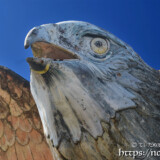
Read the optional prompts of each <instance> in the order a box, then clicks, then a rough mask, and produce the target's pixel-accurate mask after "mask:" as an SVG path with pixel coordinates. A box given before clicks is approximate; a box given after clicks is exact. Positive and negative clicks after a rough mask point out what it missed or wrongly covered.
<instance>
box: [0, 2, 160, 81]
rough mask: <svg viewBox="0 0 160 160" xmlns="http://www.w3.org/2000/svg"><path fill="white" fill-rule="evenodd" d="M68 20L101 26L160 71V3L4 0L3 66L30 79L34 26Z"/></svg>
mask: <svg viewBox="0 0 160 160" xmlns="http://www.w3.org/2000/svg"><path fill="white" fill-rule="evenodd" d="M64 20H81V21H87V22H90V23H93V24H95V25H98V26H100V27H102V28H104V29H106V30H108V31H110V32H111V33H113V34H115V35H116V36H118V37H119V38H121V39H122V40H123V41H125V42H126V43H128V44H129V45H131V46H132V47H133V48H134V50H135V51H136V52H138V53H139V55H140V56H141V57H142V58H143V59H144V60H145V61H146V62H147V63H148V64H149V65H150V66H152V67H153V68H155V69H160V62H159V61H160V0H0V65H4V66H6V67H8V68H10V69H12V70H13V71H15V72H17V73H18V74H20V75H21V76H23V77H24V78H27V79H29V66H28V64H27V63H26V61H25V59H26V57H29V56H32V54H31V50H30V49H29V50H25V49H24V47H23V43H24V38H25V36H26V34H27V32H28V31H29V30H30V29H31V28H32V27H34V26H38V25H41V24H44V23H56V22H59V21H64Z"/></svg>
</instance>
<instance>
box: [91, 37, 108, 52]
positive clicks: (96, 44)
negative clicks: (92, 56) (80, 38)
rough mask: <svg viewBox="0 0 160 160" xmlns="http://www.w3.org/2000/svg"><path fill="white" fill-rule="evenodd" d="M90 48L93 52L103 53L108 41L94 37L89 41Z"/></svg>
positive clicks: (105, 50)
mask: <svg viewBox="0 0 160 160" xmlns="http://www.w3.org/2000/svg"><path fill="white" fill-rule="evenodd" d="M91 49H92V50H93V51H94V52H95V53H98V54H99V55H102V54H104V53H107V51H108V50H109V42H108V41H107V40H105V39H103V38H94V39H92V41H91Z"/></svg>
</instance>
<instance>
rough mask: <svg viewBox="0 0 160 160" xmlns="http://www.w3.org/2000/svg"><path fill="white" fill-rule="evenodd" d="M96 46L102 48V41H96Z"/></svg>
mask: <svg viewBox="0 0 160 160" xmlns="http://www.w3.org/2000/svg"><path fill="white" fill-rule="evenodd" d="M94 44H95V46H96V47H98V48H100V47H102V45H103V44H102V42H101V41H96V42H95V43H94Z"/></svg>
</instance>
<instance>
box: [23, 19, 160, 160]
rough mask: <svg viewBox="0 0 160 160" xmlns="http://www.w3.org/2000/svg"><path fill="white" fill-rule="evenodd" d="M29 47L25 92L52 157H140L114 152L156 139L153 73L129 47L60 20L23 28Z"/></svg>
mask: <svg viewBox="0 0 160 160" xmlns="http://www.w3.org/2000/svg"><path fill="white" fill-rule="evenodd" d="M29 46H31V48H32V51H33V55H34V57H33V58H28V59H27V62H28V63H29V65H30V68H31V77H30V78H31V82H30V85H31V93H32V95H33V98H34V100H35V102H36V104H37V107H38V111H39V114H40V117H41V120H42V124H43V129H44V134H45V136H46V139H47V142H48V144H49V146H50V149H51V151H52V154H53V157H54V159H55V160H66V159H67V160H116V159H118V160H119V159H125V158H127V159H132V158H135V157H138V158H144V157H145V156H148V155H145V154H143V155H139V154H137V155H129V156H127V157H125V155H124V154H123V153H124V152H119V151H120V150H123V151H134V150H135V151H141V150H142V151H144V153H146V152H147V150H148V149H150V148H149V147H150V146H147V145H146V146H145V147H144V146H143V147H141V146H140V145H139V144H140V143H142V144H148V143H149V142H151V143H159V140H160V123H159V121H160V74H159V72H158V71H156V70H154V69H153V68H151V67H150V66H148V65H147V64H146V63H145V62H144V61H143V60H142V59H141V58H140V57H139V56H138V55H137V54H136V53H135V52H134V50H133V49H132V48H131V47H130V46H129V45H127V44H126V43H124V42H123V41H121V40H120V39H118V38H117V37H115V36H114V35H112V34H111V33H109V32H107V31H105V30H103V29H101V28H99V27H97V26H95V25H92V24H89V23H86V22H80V21H66V22H60V23H56V24H45V25H41V26H38V27H35V28H33V29H31V30H30V31H29V33H28V34H27V36H26V39H25V48H28V47H29ZM133 144H136V146H135V145H134V146H133ZM156 149H157V148H155V150H156ZM145 151H146V152H145ZM121 153H122V154H121ZM133 153H135V152H133ZM136 153H137V152H136ZM150 159H158V157H156V156H154V157H153V156H151V157H150Z"/></svg>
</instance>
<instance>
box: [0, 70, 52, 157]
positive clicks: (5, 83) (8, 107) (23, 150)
mask: <svg viewBox="0 0 160 160" xmlns="http://www.w3.org/2000/svg"><path fill="white" fill-rule="evenodd" d="M0 160H53V158H52V154H51V152H50V149H49V147H48V145H47V143H46V140H45V137H44V134H43V128H42V124H41V121H40V117H39V114H38V110H37V107H36V105H35V103H34V100H33V99H32V97H31V94H30V88H29V82H28V81H26V80H24V79H23V78H22V77H20V76H19V75H17V74H16V73H14V72H12V71H11V70H9V69H7V68H4V67H0Z"/></svg>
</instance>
